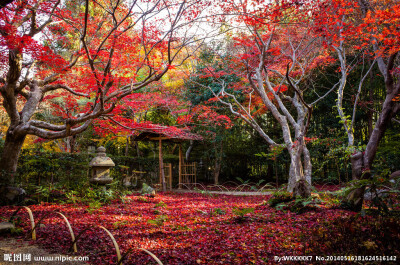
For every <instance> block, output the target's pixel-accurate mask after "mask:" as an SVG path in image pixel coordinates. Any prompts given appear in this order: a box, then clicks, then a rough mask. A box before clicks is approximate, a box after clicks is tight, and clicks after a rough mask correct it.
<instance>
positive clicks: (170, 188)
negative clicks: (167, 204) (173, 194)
mask: <svg viewBox="0 0 400 265" xmlns="http://www.w3.org/2000/svg"><path fill="white" fill-rule="evenodd" d="M168 174H169V190H172V164H169V167H168Z"/></svg>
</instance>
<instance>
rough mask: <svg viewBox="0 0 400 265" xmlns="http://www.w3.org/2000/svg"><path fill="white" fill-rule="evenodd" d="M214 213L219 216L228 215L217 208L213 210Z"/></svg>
mask: <svg viewBox="0 0 400 265" xmlns="http://www.w3.org/2000/svg"><path fill="white" fill-rule="evenodd" d="M213 213H214V214H217V215H224V214H226V212H225V211H224V210H222V209H221V208H215V209H214V210H213Z"/></svg>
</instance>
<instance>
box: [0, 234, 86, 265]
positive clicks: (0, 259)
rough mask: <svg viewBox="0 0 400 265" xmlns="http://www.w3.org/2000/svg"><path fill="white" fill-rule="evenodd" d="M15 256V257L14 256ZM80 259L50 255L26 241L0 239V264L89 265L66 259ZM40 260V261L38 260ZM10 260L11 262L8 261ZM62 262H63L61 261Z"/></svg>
mask: <svg viewBox="0 0 400 265" xmlns="http://www.w3.org/2000/svg"><path fill="white" fill-rule="evenodd" d="M14 255H15V256H14ZM75 257H76V258H82V257H78V256H67V255H60V254H50V253H49V252H48V251H47V250H45V249H42V248H39V247H38V246H37V245H30V244H29V242H28V241H20V240H16V239H14V238H2V239H0V264H1V265H8V264H29V265H57V264H66V265H67V264H68V265H78V264H79V265H82V264H89V263H87V262H83V261H69V260H67V259H68V258H70V259H73V258H75ZM39 259H40V260H39ZM9 260H11V261H9ZM63 260H64V261H63Z"/></svg>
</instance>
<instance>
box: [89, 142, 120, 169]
mask: <svg viewBox="0 0 400 265" xmlns="http://www.w3.org/2000/svg"><path fill="white" fill-rule="evenodd" d="M96 153H97V154H96V157H95V158H93V159H92V161H90V163H89V166H90V167H114V166H115V163H114V162H113V161H112V160H111V158H109V157H108V156H106V149H105V148H104V147H103V146H100V147H99V148H97V151H96Z"/></svg>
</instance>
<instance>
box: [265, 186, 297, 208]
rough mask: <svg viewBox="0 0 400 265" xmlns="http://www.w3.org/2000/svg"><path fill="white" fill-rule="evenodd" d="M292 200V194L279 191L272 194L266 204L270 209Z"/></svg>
mask: <svg viewBox="0 0 400 265" xmlns="http://www.w3.org/2000/svg"><path fill="white" fill-rule="evenodd" d="M293 199H294V198H293V194H292V193H290V192H287V191H285V190H279V191H276V192H274V193H273V194H272V197H271V198H270V199H269V200H268V203H269V205H270V206H271V207H275V206H277V205H278V204H280V203H286V202H289V201H292V200H293Z"/></svg>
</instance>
